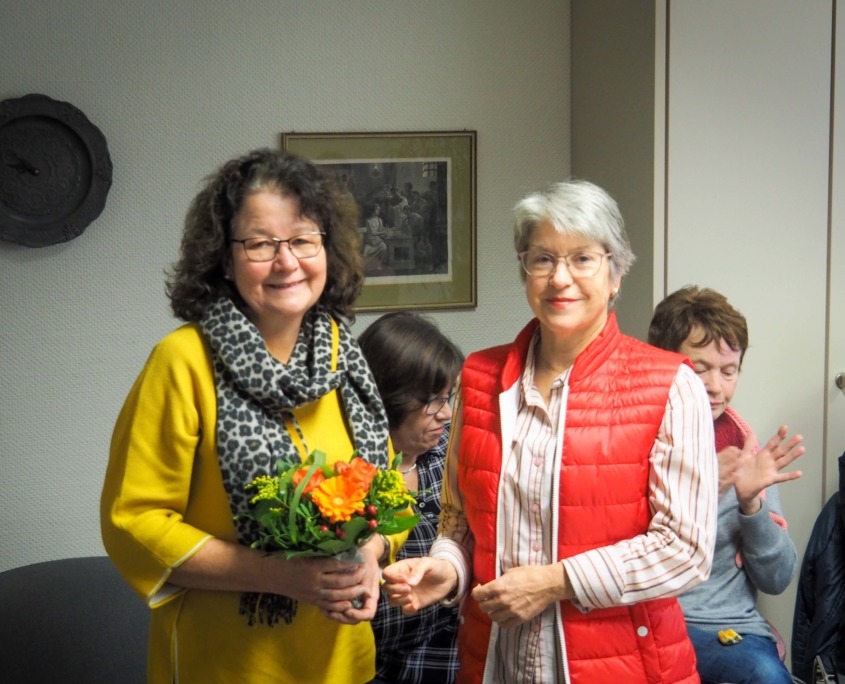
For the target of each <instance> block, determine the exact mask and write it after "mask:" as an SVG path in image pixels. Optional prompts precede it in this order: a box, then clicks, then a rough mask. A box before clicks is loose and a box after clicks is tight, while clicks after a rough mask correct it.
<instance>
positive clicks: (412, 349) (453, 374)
mask: <svg viewBox="0 0 845 684" xmlns="http://www.w3.org/2000/svg"><path fill="white" fill-rule="evenodd" d="M358 344H359V346H360V347H361V351H362V352H363V354H364V357H365V358H366V359H367V365H369V367H370V368H371V369H372V371H373V377H374V378H375V381H376V386H377V387H378V391H379V394H380V395H381V398H382V401H383V402H384V407H385V409H386V411H387V422H388V425H389V427H390V429H391V430H395V429H396V428H398V427H399V426H400V425H401V424H402V422H403V421H404V420H405V418H407V417H408V415H409V414H410V413H411V412H413V411H415V410H417V409H419V408H420V407H421V406H423V405H425V404H426V403H427V402H428V401H429V399H431V398H432V397H433V396H434V395H435V394H436V393H437V392H440V391H442V390H443V389H445V388H447V387H451V386H452V385H453V384H454V382H455V379H456V378H457V377H458V373H459V372H460V370H461V366H463V364H464V355H463V353H462V352H461V350H460V349H458V347H457V346H456V345H455V344H454V343H453V342H452V341H451V340H450V339H449V338H448V337H446V336H445V335H444V334H443V333H442V332H440V329H439V328H438V327H437V325H435V324H434V323H433V322H432V321H430V320H428V319H426V318H423V317H422V316H420V315H417V314H413V313H409V312H407V311H396V312H394V313H389V314H385V315H384V316H382V317H381V318H378V319H376V320H375V321H374V322H372V323H371V324H370V325H369V327H367V329H366V330H365V331H364V332H362V333H361V335H360V336H359V337H358Z"/></svg>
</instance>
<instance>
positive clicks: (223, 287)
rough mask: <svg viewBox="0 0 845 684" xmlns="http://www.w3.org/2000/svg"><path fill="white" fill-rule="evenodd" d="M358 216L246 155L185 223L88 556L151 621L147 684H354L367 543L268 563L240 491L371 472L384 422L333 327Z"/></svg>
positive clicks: (352, 269) (369, 556)
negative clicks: (166, 302)
mask: <svg viewBox="0 0 845 684" xmlns="http://www.w3.org/2000/svg"><path fill="white" fill-rule="evenodd" d="M356 226H357V215H356V213H355V212H354V211H352V210H351V206H350V205H349V204H347V203H344V200H342V199H341V196H340V195H339V194H338V192H337V190H336V189H335V187H334V186H333V184H332V183H331V182H330V181H329V179H328V178H326V177H325V176H324V174H323V173H322V172H321V171H320V169H319V168H318V167H317V166H315V165H314V164H312V163H310V162H308V161H305V160H303V159H300V158H298V157H296V156H292V155H288V154H284V153H281V152H275V151H271V150H257V151H254V152H251V153H249V154H247V155H245V156H242V157H239V158H237V159H232V160H231V161H229V162H227V163H225V164H224V165H223V166H222V167H221V168H220V169H219V170H218V171H217V172H216V173H214V174H212V175H211V176H210V177H209V178H208V179H207V182H206V184H205V186H204V187H203V189H202V190H201V191H200V192H199V194H198V195H197V196H196V198H195V199H194V201H193V203H192V205H191V207H190V210H189V212H188V215H187V218H186V221H185V227H184V234H183V239H182V248H181V255H180V258H179V260H178V262H177V263H176V265H175V266H174V268H173V271H172V273H171V275H170V278H169V281H168V284H167V292H168V295H169V297H170V302H171V305H172V308H173V312H174V313H175V314H176V316H177V317H179V318H181V319H182V320H183V321H185V323H186V324H185V325H183V326H182V327H181V328H179V329H177V330H176V331H174V332H172V333H171V334H169V335H168V336H166V337H165V338H164V339H163V340H161V341H160V342H159V343H158V344H157V345H156V347H155V349H154V350H153V352H152V354H151V355H150V357H149V359H148V360H147V363H146V365H145V367H144V369H143V371H142V372H141V374H140V376H139V377H138V379H137V381H136V382H135V385H134V386H133V387H132V390H131V391H130V394H129V397H128V398H127V400H126V403H125V404H124V406H123V409H122V411H121V412H120V416H119V417H118V419H117V425H116V427H115V431H114V435H113V437H112V443H111V453H110V460H109V467H108V471H107V474H106V480H105V485H104V488H103V493H102V499H101V523H102V534H103V542H104V544H105V547H106V550H107V551H108V553H109V555H110V556H111V558H112V559H113V560H114V562H115V565H117V567H118V569H119V570H120V571H121V573H122V574H123V575H124V577H125V578H126V580H127V581H128V582H129V583H130V584H131V585H132V587H133V588H134V589H135V590H136V591H137V592H138V593H139V594H140V595H141V596H142V597H143V598H144V600H145V601H146V602H147V603H148V605H149V606H150V607H151V608H153V609H154V610H153V618H152V625H151V632H150V646H149V658H148V668H149V673H148V679H149V681H150V682H153V683H159V682H160V683H162V684H164V683H167V684H171V683H172V682H175V681H182V682H221V683H224V682H225V683H229V682H337V683H338V684H340V683H344V684H346V683H347V682H359V683H361V682H367V681H369V680H370V679H371V678H372V677H373V674H374V664H375V645H374V639H373V633H372V629H371V627H370V625H369V624H368V623H367V622H366V621H367V620H370V619H371V618H372V617H373V615H374V614H375V609H376V605H377V602H378V595H379V591H378V571H379V562H380V560H381V559H382V557H384V556H385V555H386V548H385V545H384V543H383V540H382V539H379V538H378V537H376V538H374V539H373V540H371V541H370V542H368V543H367V545H365V546H364V547H362V548H361V552H362V555H363V558H364V562H363V563H361V564H351V563H343V562H340V561H338V560H336V559H333V558H295V559H290V560H287V559H284V558H283V557H278V556H272V555H268V554H267V553H265V552H263V551H260V550H256V549H252V548H250V546H249V544H250V543H251V541H252V540H254V539H255V538H256V537H257V530H256V529H255V527H254V523H253V522H252V521H250V520H249V519H247V518H245V517H244V516H243V515H242V514H244V513H246V512H247V511H248V504H249V501H248V497H249V494H248V493H247V492H246V491H245V485H246V484H247V483H248V482H250V481H251V480H253V479H254V478H255V477H257V476H259V475H269V474H272V473H271V468H272V467H273V464H274V463H275V462H276V460H278V459H279V458H283V457H297V456H298V457H302V458H304V457H305V456H307V455H308V454H309V453H310V452H311V451H313V450H320V451H323V452H325V453H326V454H327V458H328V460H329V461H333V460H337V459H348V458H349V456H350V455H351V454H352V452H353V451H354V450H357V452H358V454H359V455H360V456H362V457H364V458H366V459H367V460H369V461H370V462H372V463H374V464H376V465H378V466H380V467H385V466H386V465H387V463H388V459H389V456H390V450H389V440H388V425H387V417H386V415H385V412H384V406H383V404H382V402H381V399H380V398H379V396H378V391H377V389H376V386H375V383H374V381H373V377H372V374H371V373H370V370H369V367H368V366H367V363H366V360H365V359H364V357H363V356H362V355H361V351H360V349H359V347H358V344H357V342H356V340H355V339H354V337H353V336H352V334H351V332H350V330H349V328H348V323H349V322H350V321H351V320H352V312H353V310H352V306H353V303H354V301H355V298H356V297H357V296H358V294H359V292H360V289H361V285H362V282H363V272H362V268H361V262H360V250H359V238H358V233H357V229H356Z"/></svg>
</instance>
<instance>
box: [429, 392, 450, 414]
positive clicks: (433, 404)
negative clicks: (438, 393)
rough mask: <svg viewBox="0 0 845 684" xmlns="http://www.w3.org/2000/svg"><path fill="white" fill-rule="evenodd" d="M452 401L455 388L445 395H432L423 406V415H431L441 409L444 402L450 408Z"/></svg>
mask: <svg viewBox="0 0 845 684" xmlns="http://www.w3.org/2000/svg"><path fill="white" fill-rule="evenodd" d="M454 402H455V390H452V391H451V392H449V395H448V396H446V397H433V398H431V399H429V400H428V401H427V402H426V403H425V405H424V406H423V410H424V411H425V415H427V416H433V415H435V414H437V413H439V412H440V411H442V410H443V407H444V406H445V405H446V404H449V408H451V407H452V406H453V405H454Z"/></svg>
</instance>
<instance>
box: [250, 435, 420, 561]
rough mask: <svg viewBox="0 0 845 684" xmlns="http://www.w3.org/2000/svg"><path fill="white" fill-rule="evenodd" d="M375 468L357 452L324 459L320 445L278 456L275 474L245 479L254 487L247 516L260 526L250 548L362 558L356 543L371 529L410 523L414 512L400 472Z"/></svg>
mask: <svg viewBox="0 0 845 684" xmlns="http://www.w3.org/2000/svg"><path fill="white" fill-rule="evenodd" d="M400 461H401V455H400V456H397V457H396V460H395V461H394V463H393V467H391V468H389V469H379V468H377V467H376V466H374V465H373V464H372V463H369V462H367V461H365V460H364V459H363V458H360V457H359V456H355V455H354V454H353V455H352V458H351V459H350V460H349V461H348V462H346V461H336V462H335V463H333V464H331V465H329V464H327V463H326V455H325V453H323V452H322V451H313V452H312V453H311V455H310V456H309V457H308V458H307V459H306V460H305V461H304V462H302V461H294V460H292V459H282V460H279V461H278V462H277V463H276V475H275V476H274V477H268V476H260V477H257V478H255V479H254V480H253V481H252V482H250V483H249V484H247V485H246V487H247V489H248V490H255V491H256V493H255V495H254V496H253V497H252V499H250V503H251V504H252V506H253V508H252V511H251V512H250V514H249V515H248V516H247V517H249V518H251V519H252V520H254V521H255V522H256V523H257V524H258V527H259V533H258V538H257V539H256V540H255V541H253V542H252V544H251V546H252V548H257V549H263V550H266V551H274V550H280V551H283V552H284V555H285V557H286V558H294V557H297V556H334V557H340V558H341V559H342V560H346V561H349V562H355V561H357V562H361V561H362V560H363V559H362V558H361V556H360V553H359V551H358V547H359V546H362V545H363V544H365V543H367V541H369V540H370V538H371V537H372V536H373V535H375V534H384V535H391V534H397V533H399V532H404V531H405V530H409V529H411V528H412V527H413V526H414V525H416V524H417V522H418V520H419V516H418V515H410V514H408V506H409V505H410V504H413V503H414V502H415V499H414V497H413V495H412V494H411V493H410V492H409V491H408V488H407V487H406V486H405V482H404V480H403V479H402V475H401V474H400V473H399V471H398V470H396V465H397V464H398V463H399V462H400Z"/></svg>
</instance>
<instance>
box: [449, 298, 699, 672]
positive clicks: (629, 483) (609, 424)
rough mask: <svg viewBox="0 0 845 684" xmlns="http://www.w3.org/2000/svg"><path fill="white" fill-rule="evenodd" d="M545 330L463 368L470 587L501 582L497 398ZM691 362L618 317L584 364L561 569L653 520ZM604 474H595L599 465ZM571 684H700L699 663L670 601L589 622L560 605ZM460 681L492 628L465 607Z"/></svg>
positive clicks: (470, 603) (571, 419) (580, 362)
mask: <svg viewBox="0 0 845 684" xmlns="http://www.w3.org/2000/svg"><path fill="white" fill-rule="evenodd" d="M537 325H538V323H537V321H536V320H535V321H532V322H531V323H529V324H528V325H527V326H526V327H525V328H524V329H523V330H522V332H521V333H520V334H519V336H518V337H517V339H516V341H515V342H514V343H513V344H510V345H504V346H500V347H494V348H491V349H487V350H484V351H481V352H477V353H475V354H471V355H470V356H469V357H468V358H467V361H466V364H465V366H464V369H463V372H462V376H461V384H462V392H463V395H462V396H463V402H464V404H463V407H464V408H463V416H462V418H463V426H462V428H461V430H462V431H461V444H460V468H459V475H458V479H459V485H460V487H461V489H462V490H463V491H464V492H465V495H466V499H465V510H466V515H467V520H468V522H469V526H470V529H471V530H472V532H473V537H474V542H475V545H474V551H473V573H474V580H473V582H472V584H473V585H474V584H476V583H485V582H489V581H490V580H492V579H494V578H495V576H496V566H497V562H496V558H497V549H496V538H497V535H496V507H497V500H498V487H499V473H500V469H501V464H502V457H501V455H502V445H501V431H500V428H501V426H500V422H499V408H498V401H499V394H500V393H502V392H503V391H505V390H507V389H508V388H509V387H511V386H512V385H513V384H514V383H515V382H518V380H519V378H520V376H521V374H522V370H523V367H524V360H525V356H526V354H527V351H528V346H529V343H530V341H531V337H532V336H533V334H534V331H535V330H536V328H537ZM682 363H684V358H683V357H682V356H680V355H679V354H674V353H671V352H665V351H662V350H658V349H655V348H654V347H651V346H649V345H646V344H644V343H642V342H639V341H638V340H635V339H633V338H630V337H627V336H624V335H622V334H621V333H620V332H619V328H618V326H617V324H616V317H615V315H614V314H613V313H611V314H610V316H609V319H608V322H607V324H606V325H605V328H604V330H603V331H602V332H601V334H600V335H599V337H598V338H596V339H595V340H594V341H593V342H592V343H591V344H590V345H589V346H588V347H587V349H585V350H584V351H583V352H582V353H581V354H580V355H579V356H578V358H577V359H576V361H575V364H574V366H573V368H572V371H571V373H570V376H569V385H570V389H569V398H568V402H567V407H566V428H565V435H564V447H563V451H564V453H563V457H562V465H561V473H560V483H559V487H560V496H559V502H560V504H559V521H560V529H559V531H558V540H559V543H558V560H560V559H563V558H568V557H569V556H572V555H575V554H578V553H581V552H583V551H586V550H589V549H593V548H598V547H602V546H607V545H610V544H614V543H615V542H618V541H620V540H623V539H629V538H631V537H634V536H636V535H638V534H642V533H643V532H645V531H646V529H647V528H648V523H649V520H650V518H651V515H650V512H649V508H648V500H647V490H648V472H649V462H648V455H649V452H650V450H651V447H652V445H653V443H654V439H655V437H656V436H657V432H658V429H659V427H660V423H661V421H662V419H663V414H664V411H665V408H666V402H667V399H668V396H669V388H670V385H671V383H672V380H673V379H674V377H675V375H676V374H677V372H678V367H679V365H680V364H682ZM597 465H598V466H599V467H596V466H597ZM561 610H562V615H563V630H564V638H565V641H566V661H567V669H568V673H569V677H570V681H571V682H572V683H573V684H597V683H598V684H600V683H603V682H608V683H611V684H622V683H623V682H624V684H637V683H640V682H647V683H649V684H657V683H661V684H662V683H669V682H672V683H680V682H683V683H685V684H692V683H694V682H698V681H699V678H698V674H697V673H696V668H695V653H694V651H693V648H692V644H691V643H690V642H689V640H688V638H687V634H686V626H685V624H684V617H683V614H682V612H681V609H680V606H679V605H678V602H677V601H676V600H675V599H674V598H667V599H660V600H654V601H647V602H643V603H639V604H636V605H633V606H620V607H614V608H607V609H596V610H591V611H589V612H587V613H581V612H580V611H578V610H577V609H576V608H574V607H573V606H572V604H571V603H570V602H569V601H564V602H562V603H561ZM462 614H463V624H462V626H461V628H460V630H459V644H460V658H461V670H460V673H459V675H458V681H459V682H461V683H462V684H467V683H470V682H471V683H473V684H475V683H478V682H481V681H482V679H483V672H484V664H485V660H486V658H487V649H488V645H489V644H488V642H489V640H490V631H491V622H490V620H489V618H488V617H487V616H486V615H485V614H484V613H483V612H482V611H481V610H480V609H479V608H478V604H477V603H476V602H475V601H474V600H472V598H467V599H466V600H465V601H464V605H463V608H462Z"/></svg>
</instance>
